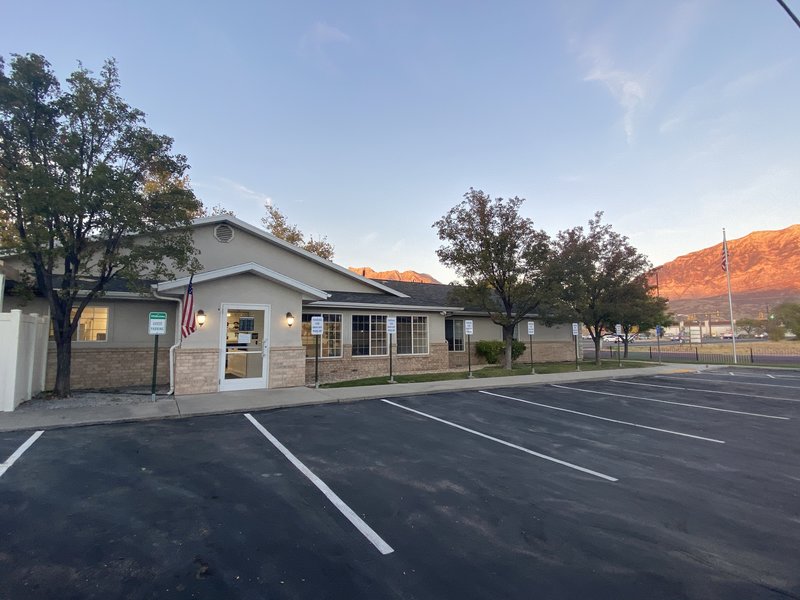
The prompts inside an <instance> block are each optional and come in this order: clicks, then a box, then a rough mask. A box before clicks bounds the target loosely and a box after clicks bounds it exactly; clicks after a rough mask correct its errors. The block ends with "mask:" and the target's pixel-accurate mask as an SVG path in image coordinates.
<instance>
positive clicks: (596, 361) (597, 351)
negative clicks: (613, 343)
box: [594, 333, 603, 367]
mask: <svg viewBox="0 0 800 600" xmlns="http://www.w3.org/2000/svg"><path fill="white" fill-rule="evenodd" d="M602 339H603V338H602V337H600V334H599V333H598V334H597V335H596V336H595V338H594V364H596V365H597V366H598V367H599V366H600V365H601V364H603V363H602V362H601V361H600V342H601V341H602Z"/></svg>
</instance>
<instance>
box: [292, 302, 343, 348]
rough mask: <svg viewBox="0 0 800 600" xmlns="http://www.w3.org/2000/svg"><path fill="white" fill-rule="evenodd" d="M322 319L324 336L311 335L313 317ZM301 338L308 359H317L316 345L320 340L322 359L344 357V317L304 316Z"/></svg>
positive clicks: (322, 314) (323, 314)
mask: <svg viewBox="0 0 800 600" xmlns="http://www.w3.org/2000/svg"><path fill="white" fill-rule="evenodd" d="M320 316H321V317H322V335H320V336H317V335H311V317H320ZM300 337H301V338H302V340H303V346H304V347H305V349H306V358H315V357H316V351H317V350H316V343H317V340H316V339H315V338H320V339H319V355H320V358H334V357H339V356H341V355H342V315H340V314H335V313H317V314H306V313H303V316H302V330H301V332H300Z"/></svg>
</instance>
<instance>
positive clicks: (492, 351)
mask: <svg viewBox="0 0 800 600" xmlns="http://www.w3.org/2000/svg"><path fill="white" fill-rule="evenodd" d="M505 351H506V344H505V342H503V341H501V340H481V341H479V342H477V343H476V344H475V352H476V353H477V354H478V356H482V357H483V358H485V359H486V362H488V363H489V364H492V365H496V364H497V363H499V362H500V358H501V357H502V356H503V355H504V354H505ZM523 352H525V344H523V343H522V342H519V341H517V340H514V341H513V342H512V343H511V360H517V359H518V358H519V357H520V356H522V353H523Z"/></svg>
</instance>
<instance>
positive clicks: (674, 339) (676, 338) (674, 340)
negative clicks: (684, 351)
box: [669, 335, 683, 344]
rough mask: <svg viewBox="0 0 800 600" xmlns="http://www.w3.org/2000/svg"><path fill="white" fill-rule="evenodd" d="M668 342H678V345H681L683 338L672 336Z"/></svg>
mask: <svg viewBox="0 0 800 600" xmlns="http://www.w3.org/2000/svg"><path fill="white" fill-rule="evenodd" d="M669 341H670V342H679V343H681V344H682V343H683V337H682V336H680V335H673V336H672V337H671V338H669Z"/></svg>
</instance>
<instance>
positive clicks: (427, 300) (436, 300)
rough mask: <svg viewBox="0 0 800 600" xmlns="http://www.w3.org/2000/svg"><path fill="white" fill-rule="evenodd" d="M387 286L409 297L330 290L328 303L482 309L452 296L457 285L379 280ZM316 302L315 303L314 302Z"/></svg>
mask: <svg viewBox="0 0 800 600" xmlns="http://www.w3.org/2000/svg"><path fill="white" fill-rule="evenodd" d="M378 281H379V282H380V283H381V284H383V285H385V286H386V287H390V288H393V289H395V290H397V291H398V292H402V293H403V294H406V295H407V296H408V298H398V297H396V296H389V295H384V294H367V293H361V292H339V291H329V290H328V293H329V294H330V295H331V297H330V298H329V299H328V300H327V301H326V303H335V304H339V303H343V304H374V305H376V306H381V305H393V306H409V307H411V306H419V307H430V308H436V309H439V310H441V309H442V308H445V307H447V308H455V309H458V308H466V309H467V310H480V308H479V307H462V306H461V304H460V303H459V301H458V300H457V299H455V298H453V297H452V294H453V292H454V291H455V290H456V289H457V287H456V286H452V285H444V284H436V283H414V282H410V281H392V280H383V279H381V280H378ZM312 304H314V303H312Z"/></svg>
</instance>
